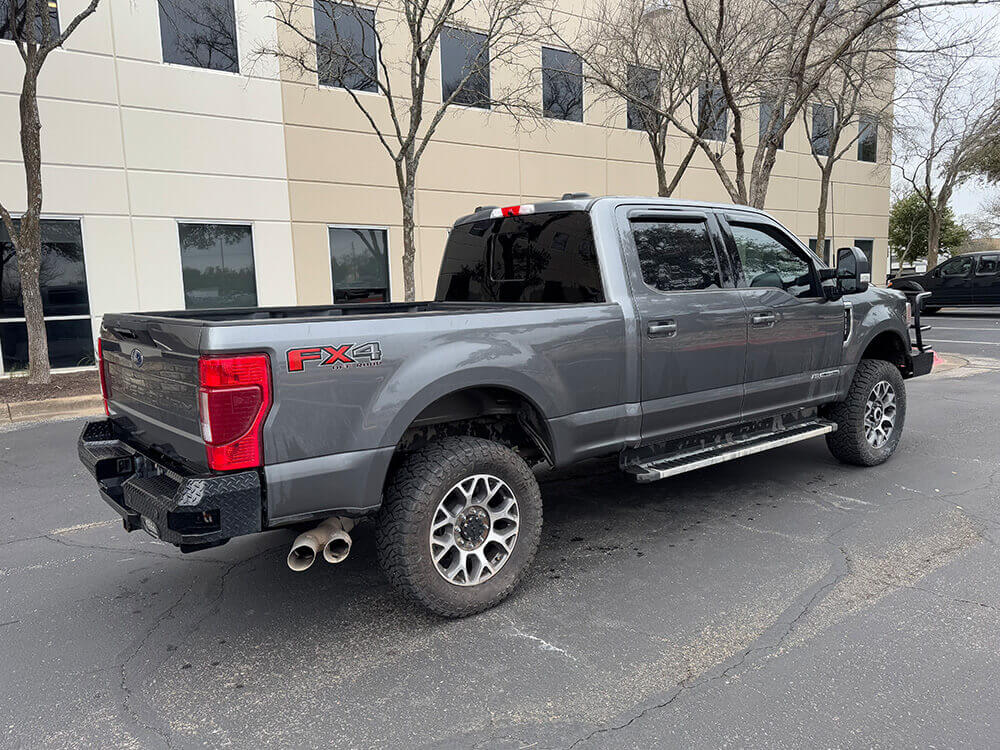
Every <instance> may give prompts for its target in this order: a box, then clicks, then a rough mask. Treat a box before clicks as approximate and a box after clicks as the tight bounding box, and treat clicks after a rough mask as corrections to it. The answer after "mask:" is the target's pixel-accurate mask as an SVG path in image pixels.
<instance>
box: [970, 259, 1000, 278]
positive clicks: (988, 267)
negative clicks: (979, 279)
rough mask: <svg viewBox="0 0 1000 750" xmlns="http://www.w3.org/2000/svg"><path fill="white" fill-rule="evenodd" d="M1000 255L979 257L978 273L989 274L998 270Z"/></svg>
mask: <svg viewBox="0 0 1000 750" xmlns="http://www.w3.org/2000/svg"><path fill="white" fill-rule="evenodd" d="M998 259H1000V256H997V255H982V256H980V258H979V264H978V265H977V266H976V273H977V274H980V275H982V276H987V275H990V274H994V273H996V272H997V260H998Z"/></svg>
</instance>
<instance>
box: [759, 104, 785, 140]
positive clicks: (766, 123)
mask: <svg viewBox="0 0 1000 750" xmlns="http://www.w3.org/2000/svg"><path fill="white" fill-rule="evenodd" d="M784 116H785V108H784V106H782V105H780V104H778V103H777V102H775V101H771V100H767V99H765V100H764V101H762V102H761V103H760V124H759V125H758V131H757V132H758V135H759V137H760V142H761V143H764V142H765V141H766V140H767V139H768V136H769V134H771V133H777V132H778V130H780V127H779V126H780V125H781V120H782V119H783V118H784ZM784 147H785V137H784V136H781V138H779V139H778V148H784Z"/></svg>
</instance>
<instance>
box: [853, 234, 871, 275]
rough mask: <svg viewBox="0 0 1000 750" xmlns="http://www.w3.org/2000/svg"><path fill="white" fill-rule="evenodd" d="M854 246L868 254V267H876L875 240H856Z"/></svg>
mask: <svg viewBox="0 0 1000 750" xmlns="http://www.w3.org/2000/svg"><path fill="white" fill-rule="evenodd" d="M854 247H856V248H858V249H859V250H860V251H861V252H863V253H864V254H865V255H867V256H868V268H874V267H875V262H874V261H875V240H854Z"/></svg>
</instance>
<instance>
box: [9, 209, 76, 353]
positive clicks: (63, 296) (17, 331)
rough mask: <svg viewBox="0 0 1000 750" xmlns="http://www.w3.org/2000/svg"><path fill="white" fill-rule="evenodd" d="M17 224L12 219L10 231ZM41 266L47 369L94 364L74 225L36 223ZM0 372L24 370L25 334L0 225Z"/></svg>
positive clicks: (13, 262)
mask: <svg viewBox="0 0 1000 750" xmlns="http://www.w3.org/2000/svg"><path fill="white" fill-rule="evenodd" d="M19 225H20V222H19V221H18V220H17V219H15V220H14V226H15V227H19ZM41 229H42V263H41V268H40V270H39V272H38V281H39V285H40V286H41V291H42V314H43V316H44V317H45V330H46V332H47V334H48V340H49V364H51V365H52V367H78V366H82V365H92V364H93V363H94V345H93V339H92V333H91V326H90V298H89V295H88V294H87V270H86V267H85V264H84V257H83V235H82V232H81V229H80V222H79V221H71V220H65V219H42V222H41ZM0 355H2V358H0V363H2V365H0V372H9V371H11V370H21V369H25V368H27V366H28V329H27V326H26V325H25V322H24V304H23V303H22V301H21V277H20V275H19V272H18V268H17V256H16V255H15V253H14V245H13V243H12V242H11V241H10V237H9V235H8V234H7V230H6V229H5V228H4V226H3V225H2V224H0Z"/></svg>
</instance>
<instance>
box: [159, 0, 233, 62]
mask: <svg viewBox="0 0 1000 750" xmlns="http://www.w3.org/2000/svg"><path fill="white" fill-rule="evenodd" d="M158 2H159V6H160V41H161V43H162V44H163V62H168V63H177V64H178V65H191V66H194V67H196V68H211V69H212V70H225V71H228V72H230V73H238V72H239V70H240V57H239V51H238V48H237V46H236V13H235V11H234V10H233V0H158Z"/></svg>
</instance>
